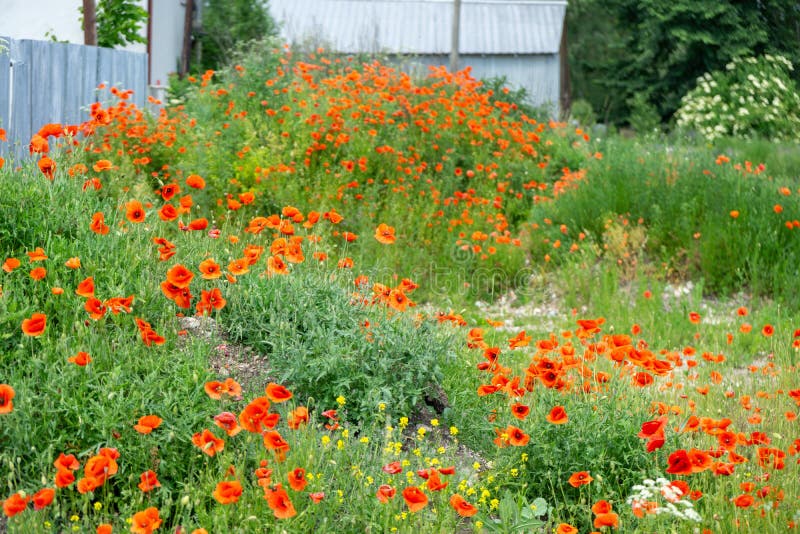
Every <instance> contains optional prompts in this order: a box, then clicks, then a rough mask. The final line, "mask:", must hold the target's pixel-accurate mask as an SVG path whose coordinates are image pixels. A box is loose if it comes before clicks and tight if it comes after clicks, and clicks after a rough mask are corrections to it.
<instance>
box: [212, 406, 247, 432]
mask: <svg viewBox="0 0 800 534" xmlns="http://www.w3.org/2000/svg"><path fill="white" fill-rule="evenodd" d="M214 424H216V425H217V426H218V427H220V428H221V429H222V430H224V431H225V433H226V434H227V435H228V436H230V437H233V436H235V435H236V434H238V433H239V432H241V431H242V427H240V426H239V423H238V422H237V421H236V416H235V415H234V414H232V413H231V412H222V413H220V414H217V415H215V416H214Z"/></svg>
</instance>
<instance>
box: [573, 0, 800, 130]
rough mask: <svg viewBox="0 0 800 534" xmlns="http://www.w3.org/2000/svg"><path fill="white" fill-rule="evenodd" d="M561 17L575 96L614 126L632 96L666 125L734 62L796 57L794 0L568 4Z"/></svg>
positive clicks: (798, 12)
mask: <svg viewBox="0 0 800 534" xmlns="http://www.w3.org/2000/svg"><path fill="white" fill-rule="evenodd" d="M567 17H568V18H567V20H568V25H569V33H568V36H569V38H570V40H571V42H570V44H569V50H570V61H571V68H572V73H573V75H574V92H575V96H576V97H580V98H586V99H588V100H589V101H590V102H591V103H592V105H593V106H594V107H595V109H598V110H599V111H600V113H601V116H603V115H604V116H606V117H607V118H608V119H609V120H611V121H612V122H616V123H623V122H627V118H628V115H629V112H630V109H629V105H630V104H629V102H631V101H634V98H633V97H635V96H636V95H639V100H641V99H642V95H643V96H644V97H645V98H646V101H647V102H649V103H650V104H652V105H653V106H655V108H656V109H657V110H658V113H659V114H660V116H661V117H662V119H667V118H669V117H670V116H671V115H672V114H673V113H674V112H675V110H676V109H677V108H678V106H679V105H680V99H681V97H682V96H683V95H685V94H686V93H687V92H688V91H689V90H690V89H691V88H692V87H694V85H695V83H696V79H697V78H698V77H699V76H701V75H702V74H704V73H705V72H709V71H714V70H719V69H721V68H724V66H725V65H726V64H727V63H728V62H730V61H731V60H732V59H733V58H735V57H741V56H756V55H760V54H763V53H765V52H774V53H782V54H783V55H786V56H787V57H789V58H790V59H791V60H793V61H795V60H796V59H797V58H798V55H800V40H799V39H798V35H800V4H798V2H797V1H796V0H759V1H758V2H753V1H750V0H573V1H571V2H570V4H569V7H568V9H567Z"/></svg>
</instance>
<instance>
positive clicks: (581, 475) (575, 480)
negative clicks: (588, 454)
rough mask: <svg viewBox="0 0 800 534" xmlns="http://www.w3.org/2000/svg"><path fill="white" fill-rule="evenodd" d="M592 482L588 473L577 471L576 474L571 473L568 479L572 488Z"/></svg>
mask: <svg viewBox="0 0 800 534" xmlns="http://www.w3.org/2000/svg"><path fill="white" fill-rule="evenodd" d="M592 480H594V479H593V478H592V477H591V475H589V472H588V471H578V472H577V473H572V475H570V477H569V485H570V486H572V487H573V488H578V487H580V486H583V485H585V484H589V483H590V482H591V481H592Z"/></svg>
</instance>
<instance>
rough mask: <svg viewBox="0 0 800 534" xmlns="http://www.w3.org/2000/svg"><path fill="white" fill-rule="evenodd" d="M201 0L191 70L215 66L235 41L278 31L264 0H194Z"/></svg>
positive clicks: (226, 57) (228, 54)
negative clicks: (200, 11) (199, 24)
mask: <svg viewBox="0 0 800 534" xmlns="http://www.w3.org/2000/svg"><path fill="white" fill-rule="evenodd" d="M196 1H200V2H202V15H203V17H202V18H203V24H202V29H201V30H200V31H198V32H197V33H196V35H195V47H196V50H198V57H199V61H198V62H197V63H195V65H194V67H193V70H206V69H215V70H216V69H219V68H220V67H223V66H225V65H226V64H228V63H229V62H230V60H231V53H232V52H233V51H234V50H235V49H236V47H237V45H238V44H239V43H244V42H247V41H251V40H254V39H263V38H265V37H269V36H274V35H277V33H278V27H277V25H276V24H275V21H274V19H273V18H272V16H271V15H270V13H269V11H268V3H267V2H266V0H196Z"/></svg>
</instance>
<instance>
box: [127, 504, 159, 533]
mask: <svg viewBox="0 0 800 534" xmlns="http://www.w3.org/2000/svg"><path fill="white" fill-rule="evenodd" d="M160 526H161V518H160V517H159V515H158V508H156V507H155V506H151V507H150V508H147V509H145V510H143V511H141V512H136V513H135V514H133V517H132V518H131V532H133V533H134V534H153V531H154V530H156V529H157V528H159V527H160Z"/></svg>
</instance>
